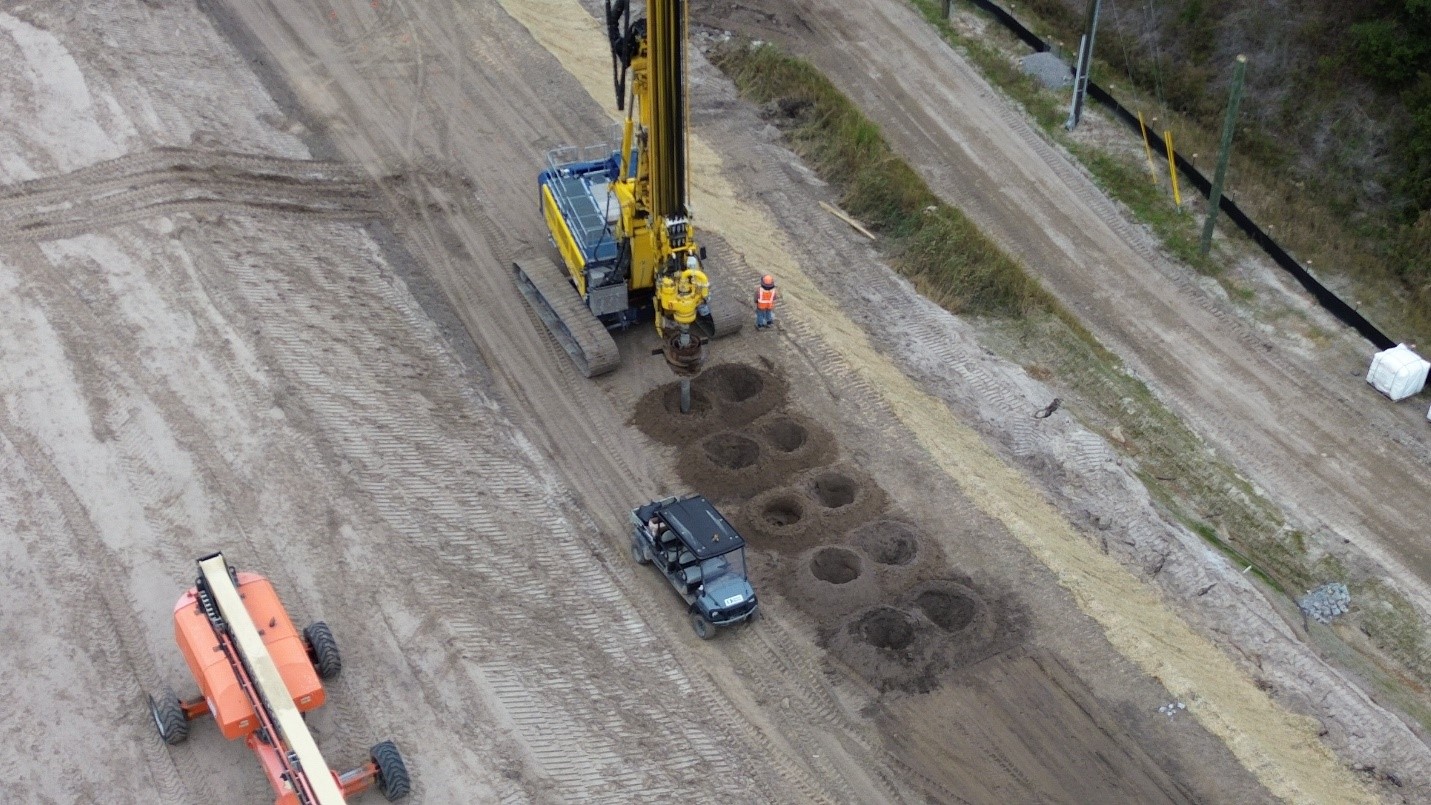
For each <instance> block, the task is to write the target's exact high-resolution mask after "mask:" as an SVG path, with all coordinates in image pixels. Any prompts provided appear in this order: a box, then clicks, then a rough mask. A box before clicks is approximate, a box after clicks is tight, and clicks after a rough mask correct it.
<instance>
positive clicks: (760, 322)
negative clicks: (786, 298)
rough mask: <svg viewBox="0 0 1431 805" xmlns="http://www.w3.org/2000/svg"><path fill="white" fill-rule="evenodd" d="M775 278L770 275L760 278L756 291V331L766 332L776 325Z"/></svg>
mask: <svg viewBox="0 0 1431 805" xmlns="http://www.w3.org/2000/svg"><path fill="white" fill-rule="evenodd" d="M776 295H777V294H776V292H775V277H773V276H771V275H770V274H766V275H765V276H763V277H761V278H760V285H759V286H757V287H756V289H755V329H757V330H764V329H765V328H767V327H773V326H774V325H775V297H776Z"/></svg>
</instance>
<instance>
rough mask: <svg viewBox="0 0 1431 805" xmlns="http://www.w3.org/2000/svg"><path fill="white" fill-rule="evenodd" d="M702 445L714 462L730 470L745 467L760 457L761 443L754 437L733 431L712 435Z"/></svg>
mask: <svg viewBox="0 0 1431 805" xmlns="http://www.w3.org/2000/svg"><path fill="white" fill-rule="evenodd" d="M702 447H704V448H705V451H706V456H707V457H708V458H710V460H711V463H712V464H714V465H716V466H717V467H725V468H726V469H728V470H739V469H744V468H746V467H749V466H750V465H751V464H754V463H755V460H756V459H758V458H760V445H759V444H757V443H756V442H755V440H754V439H749V438H746V437H745V436H738V435H736V434H733V433H727V434H718V435H716V436H712V437H710V438H709V439H706V441H705V443H704V444H703V445H702Z"/></svg>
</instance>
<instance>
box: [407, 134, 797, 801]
mask: <svg viewBox="0 0 1431 805" xmlns="http://www.w3.org/2000/svg"><path fill="white" fill-rule="evenodd" d="M490 119H495V120H506V119H510V118H509V117H507V116H501V115H496V116H493V117H492V118H490ZM419 198H421V196H420V195H419ZM407 206H409V207H414V208H416V209H419V210H425V209H427V208H428V206H429V205H426V204H423V203H421V202H420V201H419V202H417V203H415V204H410V205H407ZM475 220H477V221H478V222H479V223H478V226H479V229H481V230H482V231H483V233H484V234H485V235H486V236H487V237H488V238H489V242H491V243H494V244H501V243H503V242H504V241H503V239H502V238H500V237H498V235H497V232H498V228H497V227H496V226H494V225H493V224H491V223H490V222H488V223H486V224H483V223H482V222H483V221H488V219H487V217H486V216H485V215H482V214H480V212H479V213H478V214H477V215H476V217H475ZM432 228H433V223H432V221H431V219H430V218H425V219H424V225H423V226H418V227H413V228H412V229H414V230H417V232H420V233H421V234H417V237H416V239H417V241H418V243H421V244H429V245H430V244H435V243H440V242H447V241H450V238H448V237H444V236H437V235H429V234H428V233H427V232H424V231H422V230H428V231H431V229H432ZM409 234H415V233H412V232H410V233H409ZM426 256H428V257H429V259H431V260H435V261H445V260H446V259H449V258H448V257H447V255H445V254H443V253H440V252H439V253H437V254H428V255H426ZM526 318H527V322H526V325H527V326H530V327H531V328H532V330H533V332H537V333H542V334H543V338H544V339H545V343H546V349H547V353H548V354H549V355H550V356H552V357H553V358H554V359H555V361H556V366H557V367H558V368H559V369H564V368H565V364H566V358H565V355H564V354H563V353H561V351H560V350H559V349H557V347H556V345H555V343H554V342H553V341H551V340H550V339H549V338H546V337H545V333H544V330H543V329H542V328H541V327H540V325H539V323H537V322H536V321H535V320H534V318H533V317H532V316H531V314H530V313H528V314H527V317H526ZM499 365H500V364H499ZM558 377H562V376H561V375H560V374H558ZM566 388H567V390H568V391H569V392H570V393H571V394H572V396H573V397H579V396H581V395H582V394H584V393H585V391H586V390H585V389H584V388H583V389H571V386H570V385H569V382H568V384H567V385H566ZM554 419H560V418H554ZM586 435H587V432H586V431H576V430H573V431H572V432H570V433H569V434H563V435H562V436H559V437H557V438H554V439H553V442H554V443H557V444H560V443H562V442H563V441H564V438H565V437H569V440H571V441H572V443H579V442H577V441H576V440H577V439H578V437H580V438H585V436H586ZM617 446H618V445H616V444H615V443H614V442H613V441H612V440H611V438H610V437H607V438H606V444H605V447H606V448H607V449H606V450H605V454H606V455H608V456H618V457H619V456H621V455H622V452H621V451H620V450H617V449H615V448H616V447H617ZM618 463H619V465H620V466H619V470H618V471H619V472H621V473H624V476H630V475H632V473H631V470H630V466H629V464H626V463H625V462H624V460H622V459H619V458H618ZM605 471H606V468H605V467H601V466H599V465H593V469H592V473H593V474H597V473H604V472H605ZM620 505H629V501H622V502H621V504H620ZM807 790H809V789H807Z"/></svg>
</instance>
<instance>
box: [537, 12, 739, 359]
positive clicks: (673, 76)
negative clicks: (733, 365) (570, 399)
mask: <svg viewBox="0 0 1431 805" xmlns="http://www.w3.org/2000/svg"><path fill="white" fill-rule="evenodd" d="M645 11H646V15H645V16H644V17H641V18H638V19H635V20H634V21H633V20H632V12H631V7H630V5H629V3H628V0H614V2H613V0H607V5H606V23H607V32H608V37H609V39H610V44H611V54H612V67H613V73H614V77H615V83H616V104H617V108H618V109H623V110H625V111H626V113H627V114H626V119H625V121H624V122H623V123H622V126H621V137H620V142H619V144H617V145H615V146H614V147H612V146H605V145H603V146H593V147H592V148H587V149H580V148H570V147H568V148H561V149H557V150H555V151H552V152H551V153H550V154H548V156H547V167H546V169H545V170H543V171H542V172H541V173H540V174H539V175H538V177H537V186H538V191H539V194H540V200H541V210H542V217H543V219H544V220H545V221H546V224H547V229H548V231H549V234H550V237H551V241H552V243H553V245H554V246H555V248H556V252H557V255H558V257H559V260H560V266H558V265H555V264H553V263H552V262H551V261H546V260H527V261H518V262H517V263H515V264H514V268H515V270H516V273H517V278H518V283H519V287H520V288H521V289H522V292H523V294H524V295H525V296H526V297H527V298H528V300H529V301H530V302H531V303H532V304H533V306H534V307H535V308H536V309H537V312H538V315H539V316H540V317H541V318H542V319H543V321H544V322H545V323H546V324H547V327H548V328H549V329H550V330H551V331H552V333H553V334H554V335H555V336H556V337H557V339H558V340H559V341H560V342H561V343H562V346H563V347H565V348H566V350H567V352H569V353H570V354H571V356H572V358H573V360H574V361H575V362H576V364H577V366H578V368H580V369H581V371H582V373H583V374H585V375H586V376H587V377H595V376H597V375H600V374H604V373H606V372H609V371H611V370H613V369H615V368H616V366H617V365H618V363H619V361H620V357H619V355H618V353H617V350H616V343H615V341H613V340H612V338H611V332H612V331H617V330H623V329H626V328H628V327H631V326H633V325H636V324H638V323H641V322H644V321H648V320H649V321H652V322H654V324H655V327H656V332H657V333H658V334H659V335H660V337H661V344H662V347H661V354H663V355H664V356H665V358H666V361H667V363H668V364H669V365H670V367H671V369H672V370H673V371H674V372H675V373H676V374H677V375H679V376H681V377H691V376H693V375H695V374H697V373H699V372H700V370H701V367H702V365H703V363H704V361H705V355H706V348H705V347H706V342H707V341H708V339H710V338H713V337H719V336H724V335H729V334H731V333H734V332H737V331H739V329H740V327H741V323H742V321H743V318H744V317H743V315H742V312H741V308H740V306H739V305H738V304H736V303H735V301H734V295H733V294H731V293H730V291H729V289H726V288H719V287H714V286H713V283H712V282H711V280H710V277H709V275H708V274H707V272H706V268H705V257H706V252H705V249H704V248H703V247H701V246H700V245H698V243H697V242H696V231H695V227H694V225H693V223H692V221H691V213H690V206H689V199H688V192H687V190H688V187H687V185H688V179H687V171H688V168H687V159H686V153H687V142H686V141H687V114H688V113H687V102H686V83H687V81H686V69H687V65H686V62H687V56H686V44H687V40H686V32H687V7H686V0H648V2H647V3H646V9H645ZM628 77H629V78H630V82H629V93H628V81H627V79H628Z"/></svg>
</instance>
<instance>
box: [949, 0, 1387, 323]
mask: <svg viewBox="0 0 1431 805" xmlns="http://www.w3.org/2000/svg"><path fill="white" fill-rule="evenodd" d="M971 2H972V3H973V4H974V5H976V6H978V7H979V8H981V9H983V10H984V11H986V12H988V13H989V14H990V15H991V16H993V17H994V19H996V20H998V21H999V22H1000V23H1001V24H1002V25H1003V26H1004V27H1005V28H1008V29H1009V31H1010V32H1012V33H1013V34H1014V35H1015V36H1017V37H1018V38H1019V39H1020V40H1021V41H1022V42H1023V43H1024V44H1026V45H1028V46H1029V47H1031V48H1033V49H1034V50H1035V51H1036V52H1038V53H1043V52H1045V51H1047V50H1049V49H1050V47H1049V44H1048V42H1046V41H1044V40H1043V39H1042V38H1041V37H1039V36H1038V35H1037V34H1035V33H1034V32H1033V31H1030V30H1029V29H1028V28H1026V27H1025V26H1024V24H1023V23H1021V22H1019V21H1018V20H1016V19H1014V17H1013V15H1012V14H1010V13H1009V12H1007V11H1005V10H1004V9H1002V8H1000V7H999V6H997V5H995V4H994V3H992V2H990V0H971ZM1088 96H1089V97H1090V98H1092V99H1093V100H1095V101H1097V102H1098V103H1100V104H1102V105H1103V106H1104V108H1106V109H1108V111H1110V112H1112V113H1113V116H1114V117H1116V118H1118V119H1119V120H1121V121H1123V124H1124V125H1126V126H1128V127H1129V128H1130V129H1132V130H1133V131H1134V132H1135V133H1136V134H1137V135H1138V136H1139V137H1140V138H1142V137H1143V127H1142V126H1140V125H1139V124H1138V118H1137V116H1136V115H1134V114H1133V113H1132V112H1130V111H1128V110H1127V109H1126V108H1124V106H1123V105H1122V104H1121V103H1118V101H1117V99H1115V98H1114V97H1113V96H1112V95H1109V94H1108V92H1107V91H1106V90H1104V89H1103V88H1102V87H1100V86H1098V85H1097V84H1094V83H1093V82H1092V81H1090V82H1088ZM1146 141H1147V143H1148V145H1149V147H1151V148H1152V149H1153V150H1155V151H1157V152H1158V153H1159V154H1160V155H1162V157H1163V158H1164V159H1167V157H1168V150H1167V146H1166V145H1164V143H1163V140H1162V138H1161V137H1156V136H1153V132H1148V136H1147V137H1146ZM1173 163H1174V164H1175V165H1176V166H1177V169H1178V171H1179V172H1181V173H1182V174H1183V175H1184V176H1186V177H1187V178H1188V180H1189V181H1190V182H1192V185H1193V187H1196V188H1197V189H1198V192H1200V193H1202V195H1203V198H1207V197H1208V196H1209V195H1210V194H1211V192H1212V182H1210V181H1208V179H1207V177H1206V176H1203V175H1202V172H1201V171H1199V170H1198V169H1197V168H1195V167H1193V165H1192V163H1190V162H1188V161H1187V160H1185V159H1183V158H1182V156H1181V155H1178V154H1176V153H1174V154H1173ZM1218 209H1220V210H1221V211H1222V212H1223V213H1225V214H1226V215H1227V217H1228V220H1230V221H1232V223H1233V224H1234V225H1236V226H1237V228H1238V229H1241V230H1242V231H1243V232H1244V233H1246V234H1247V236H1248V237H1249V238H1252V240H1253V242H1255V243H1256V244H1257V245H1258V246H1259V247H1261V249H1262V250H1263V251H1264V252H1266V253H1267V256H1268V257H1271V258H1272V261H1273V262H1275V263H1276V264H1277V265H1278V266H1279V267H1281V268H1282V270H1284V271H1286V272H1287V273H1288V274H1291V275H1292V277H1293V278H1294V279H1296V280H1297V282H1298V283H1300V284H1301V285H1302V287H1303V288H1306V289H1307V292H1308V293H1310V294H1311V295H1312V297H1313V298H1315V299H1316V300H1317V304H1319V305H1321V306H1322V308H1323V309H1325V310H1326V311H1327V312H1328V313H1331V314H1332V315H1333V316H1335V317H1337V319H1339V320H1340V321H1341V322H1342V323H1343V324H1346V325H1347V326H1348V327H1351V328H1352V329H1354V330H1356V331H1357V332H1358V333H1360V334H1361V336H1362V337H1363V338H1365V339H1366V340H1368V341H1370V342H1371V343H1372V344H1373V345H1374V346H1375V347H1376V348H1377V349H1390V348H1391V347H1394V346H1396V342H1395V341H1393V340H1392V339H1391V338H1389V337H1388V336H1387V335H1386V333H1383V332H1382V331H1381V330H1380V329H1378V328H1377V326H1376V325H1374V324H1372V323H1371V322H1370V321H1368V320H1367V318H1366V317H1365V316H1363V315H1361V314H1360V313H1358V312H1357V311H1356V309H1355V308H1353V307H1352V306H1351V305H1349V304H1347V303H1346V302H1345V301H1343V300H1342V299H1341V298H1340V297H1338V296H1337V295H1336V294H1334V293H1332V292H1331V290H1330V289H1328V288H1327V287H1326V286H1325V285H1323V284H1322V283H1321V282H1319V281H1318V280H1317V278H1316V277H1314V276H1312V274H1311V272H1309V271H1307V269H1306V268H1304V267H1303V266H1302V264H1301V263H1299V262H1297V260H1296V259H1295V258H1294V257H1292V255H1290V254H1288V253H1287V250H1286V249H1283V248H1282V247H1281V246H1280V245H1278V244H1277V241H1275V240H1273V239H1272V236H1271V235H1269V234H1267V233H1266V232H1265V231H1263V230H1262V227H1260V226H1258V225H1257V224H1256V222H1254V221H1253V220H1252V219H1251V218H1250V217H1248V215H1247V213H1245V212H1243V211H1242V208H1241V207H1239V206H1237V204H1236V202H1234V201H1233V200H1232V199H1230V198H1228V196H1227V194H1226V193H1224V194H1223V195H1222V199H1221V201H1220V202H1219V203H1218Z"/></svg>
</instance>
